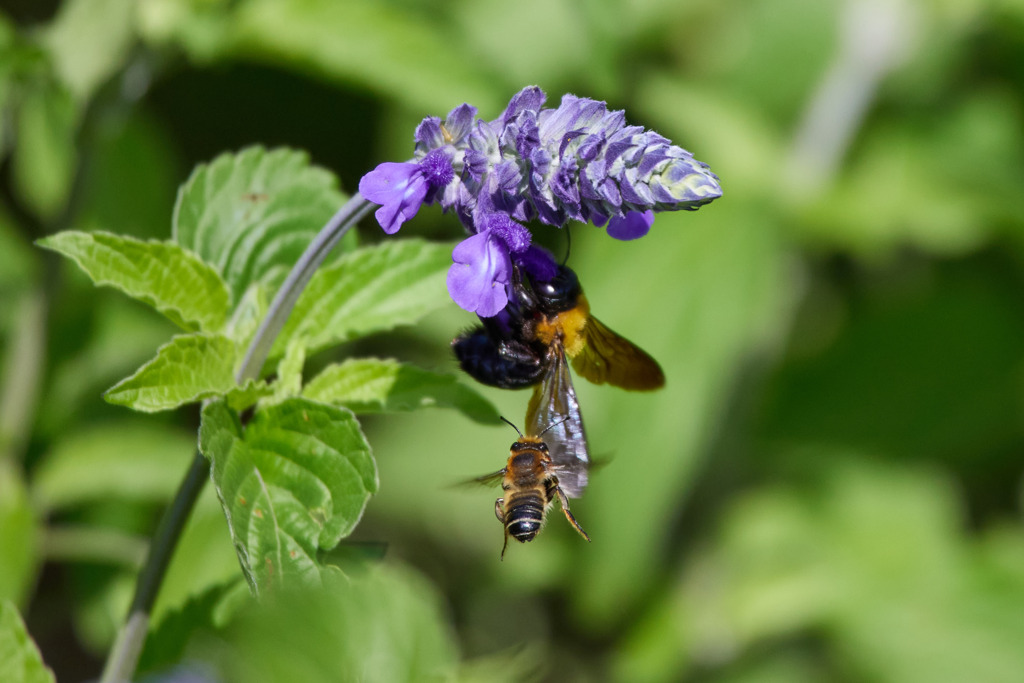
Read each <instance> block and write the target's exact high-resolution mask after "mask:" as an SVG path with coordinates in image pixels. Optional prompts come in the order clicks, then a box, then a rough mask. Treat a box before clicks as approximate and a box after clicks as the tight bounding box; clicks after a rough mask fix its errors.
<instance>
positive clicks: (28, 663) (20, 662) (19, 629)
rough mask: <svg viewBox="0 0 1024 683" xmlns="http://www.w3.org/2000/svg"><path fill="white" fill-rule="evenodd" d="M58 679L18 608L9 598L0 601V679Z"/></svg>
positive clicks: (34, 682)
mask: <svg viewBox="0 0 1024 683" xmlns="http://www.w3.org/2000/svg"><path fill="white" fill-rule="evenodd" d="M56 680H57V679H56V678H54V677H53V672H52V671H50V670H49V669H48V668H47V667H46V665H45V664H43V658H42V656H40V654H39V648H38V647H36V644H35V643H34V642H32V638H31V637H30V636H29V634H28V631H26V630H25V624H24V623H23V622H22V621H21V616H20V615H19V614H18V608H17V607H15V606H14V603H12V602H11V601H10V600H3V601H0V681H4V682H5V683H54V681H56Z"/></svg>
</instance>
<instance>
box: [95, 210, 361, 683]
mask: <svg viewBox="0 0 1024 683" xmlns="http://www.w3.org/2000/svg"><path fill="white" fill-rule="evenodd" d="M374 206H376V205H375V204H373V203H372V202H369V201H367V200H365V199H363V198H362V197H360V196H359V194H355V195H354V196H353V197H352V198H351V199H349V200H348V201H347V202H346V203H345V205H344V206H342V207H341V208H340V209H339V210H338V212H337V213H336V214H334V216H332V217H331V220H329V221H328V222H327V224H326V225H325V226H324V227H323V228H321V230H320V232H319V233H318V234H317V236H316V237H315V238H314V239H313V241H312V242H311V243H310V245H309V247H307V248H306V251H305V252H303V254H302V256H301V257H300V258H299V260H298V262H297V263H296V264H295V265H294V266H293V267H292V270H291V272H290V273H288V277H287V278H286V279H285V281H284V284H282V285H281V289H280V290H278V292H277V296H275V297H274V300H273V302H271V304H270V310H269V311H267V317H266V318H264V319H263V322H262V323H260V327H259V329H258V330H257V331H256V336H255V337H253V340H252V342H251V343H250V344H249V349H248V351H247V352H246V354H245V360H243V361H242V365H241V366H240V367H239V369H238V372H237V373H236V374H235V378H236V379H237V381H238V383H239V384H241V383H243V382H245V381H247V380H250V379H256V378H257V377H259V374H260V371H261V370H262V368H263V363H264V362H266V360H267V355H268V354H269V353H270V349H271V347H273V345H274V340H275V339H276V338H277V335H278V334H280V333H281V329H282V328H283V327H284V323H285V321H286V320H287V319H288V315H289V314H290V313H291V312H292V308H294V307H295V302H296V301H298V299H299V295H300V294H301V293H302V290H303V289H304V288H305V287H306V285H307V284H308V283H309V279H310V278H311V277H313V273H314V272H316V269H317V268H318V267H319V266H320V264H321V263H323V261H324V259H325V258H327V255H328V254H329V253H330V251H331V249H333V248H334V246H335V245H337V244H338V242H339V241H340V240H341V238H342V237H344V236H345V233H347V232H348V231H349V228H351V227H352V226H353V225H355V224H356V223H357V222H359V220H360V219H361V218H362V217H363V216H365V215H366V214H367V213H369V212H370V209H372V208H373V207H374ZM209 472H210V462H209V461H208V460H207V459H206V457H205V456H203V455H202V454H201V453H196V456H195V458H193V460H192V466H191V467H190V468H189V470H188V473H187V474H186V475H185V479H184V481H182V483H181V486H180V487H179V488H178V492H177V493H176V494H175V496H174V500H173V501H171V506H170V507H169V508H168V509H167V511H166V512H165V513H164V517H163V519H162V520H160V526H159V527H158V528H157V531H156V535H155V536H154V537H153V542H152V543H151V544H150V547H149V554H148V555H147V557H146V562H145V564H144V565H143V567H142V572H141V573H140V574H139V578H138V580H137V582H136V584H135V597H134V598H133V599H132V606H131V609H130V610H129V611H128V620H127V621H126V622H125V624H124V626H123V627H121V631H120V632H119V633H118V635H117V641H116V642H115V643H114V647H113V649H112V650H111V651H110V656H109V657H108V659H107V664H106V666H105V667H104V669H103V677H102V678H101V679H100V683H125V682H126V681H130V680H131V678H132V676H133V675H134V674H135V667H136V666H137V665H138V663H139V655H141V654H142V646H143V644H144V643H145V642H146V633H147V632H148V630H149V616H150V613H151V612H152V611H153V605H154V603H155V602H156V597H157V593H158V592H159V590H160V584H161V583H162V582H163V579H164V575H165V574H166V573H167V566H168V565H169V564H170V561H171V556H172V555H173V553H174V548H175V547H176V546H177V544H178V538H179V537H180V536H181V532H182V531H183V530H184V528H185V523H186V522H187V521H188V517H189V514H190V513H191V512H192V507H193V506H194V505H195V502H196V499H197V498H198V497H199V493H200V492H201V491H202V490H203V485H204V484H205V483H206V480H207V479H209Z"/></svg>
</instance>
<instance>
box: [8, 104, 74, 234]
mask: <svg viewBox="0 0 1024 683" xmlns="http://www.w3.org/2000/svg"><path fill="white" fill-rule="evenodd" d="M77 116H78V112H77V111H76V109H75V104H74V102H73V101H72V98H71V95H70V94H69V93H68V92H67V91H66V90H63V89H60V88H58V87H57V86H55V85H46V86H44V85H42V84H36V85H34V87H29V88H25V89H24V90H23V91H22V96H21V107H20V109H19V110H18V112H17V123H16V125H17V128H16V130H17V131H18V137H17V139H16V143H15V148H14V155H13V159H12V162H11V164H12V175H13V183H14V187H15V188H16V190H17V192H18V195H19V196H20V197H21V198H22V199H23V200H24V202H25V203H26V205H28V206H29V207H30V208H31V209H32V211H34V212H35V213H36V214H37V215H38V216H39V217H40V218H42V219H43V220H46V221H48V220H52V219H53V218H55V217H56V215H57V214H58V213H59V212H60V211H61V209H63V207H64V204H65V202H66V201H67V198H68V193H69V192H70V190H71V181H72V178H73V176H74V172H75V163H76V156H77V154H76V149H75V126H76V119H77Z"/></svg>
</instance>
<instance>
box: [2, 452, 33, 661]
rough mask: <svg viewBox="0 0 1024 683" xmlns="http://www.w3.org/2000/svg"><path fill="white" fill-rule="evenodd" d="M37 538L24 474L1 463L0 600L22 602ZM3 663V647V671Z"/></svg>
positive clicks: (30, 571) (30, 576)
mask: <svg viewBox="0 0 1024 683" xmlns="http://www.w3.org/2000/svg"><path fill="white" fill-rule="evenodd" d="M38 534H39V525H38V521H37V519H36V514H35V511H34V510H33V509H32V507H31V506H30V505H29V499H28V495H27V492H26V490H25V482H24V481H23V480H22V477H21V474H20V473H19V472H18V471H17V468H16V467H15V466H14V464H13V463H11V462H10V461H9V460H4V459H0V548H3V549H4V551H3V553H0V600H2V601H8V600H11V601H14V602H18V603H20V602H22V601H23V599H24V597H25V594H26V592H27V590H28V587H29V584H30V582H31V581H32V579H33V572H34V571H35V569H36V564H37V562H38V559H39V557H38V555H39V549H38V545H39V540H38V538H37V536H38ZM3 659H4V657H3V653H2V647H0V669H2V666H3V665H2V661H3ZM3 680H7V679H6V678H4V679H3Z"/></svg>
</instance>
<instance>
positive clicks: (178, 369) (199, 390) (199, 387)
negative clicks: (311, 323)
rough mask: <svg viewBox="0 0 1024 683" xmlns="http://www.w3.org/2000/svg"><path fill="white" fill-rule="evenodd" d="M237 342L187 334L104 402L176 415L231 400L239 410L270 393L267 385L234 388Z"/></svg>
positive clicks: (119, 385)
mask: <svg viewBox="0 0 1024 683" xmlns="http://www.w3.org/2000/svg"><path fill="white" fill-rule="evenodd" d="M236 355H237V349H236V347H235V343H234V342H233V341H231V340H230V339H228V338H227V337H225V336H223V335H219V334H207V333H196V334H183V335H178V336H176V337H174V338H173V339H171V341H169V342H167V343H166V344H164V345H163V346H161V347H160V348H159V349H158V350H157V354H156V358H154V359H153V360H151V361H149V362H148V363H146V364H145V365H143V366H142V367H141V368H139V369H138V370H137V371H136V372H135V374H134V375H132V376H131V377H128V378H126V379H123V380H121V381H120V382H118V383H117V384H115V385H114V386H113V387H111V388H110V389H108V390H107V393H105V394H104V395H103V397H104V398H105V399H106V400H107V401H108V402H109V403H114V404H117V405H122V406H128V407H129V408H131V409H132V410H138V411H141V412H144V413H153V412H157V411H160V410H172V409H174V408H177V407H179V406H182V405H184V404H186V403H196V402H198V401H201V400H203V399H206V398H211V397H213V396H224V395H228V396H230V398H229V401H231V402H232V404H233V405H237V406H238V407H239V409H241V408H244V407H245V406H247V405H251V404H252V403H254V402H255V401H256V399H258V398H259V397H260V396H262V395H266V394H269V393H270V391H271V390H270V388H269V387H267V385H266V384H265V383H263V382H252V381H249V382H247V383H246V384H245V385H243V386H238V385H236V384H235V378H234V366H235V361H236Z"/></svg>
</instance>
